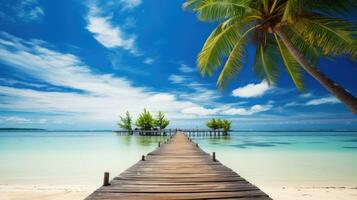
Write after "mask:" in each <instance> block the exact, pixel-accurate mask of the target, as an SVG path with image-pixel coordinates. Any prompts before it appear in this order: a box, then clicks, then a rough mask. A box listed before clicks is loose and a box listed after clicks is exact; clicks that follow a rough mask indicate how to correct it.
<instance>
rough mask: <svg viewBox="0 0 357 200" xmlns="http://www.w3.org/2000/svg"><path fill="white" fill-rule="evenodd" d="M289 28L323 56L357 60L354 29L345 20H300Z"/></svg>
mask: <svg viewBox="0 0 357 200" xmlns="http://www.w3.org/2000/svg"><path fill="white" fill-rule="evenodd" d="M291 28H292V29H293V30H294V31H295V32H297V33H299V34H300V35H301V36H302V37H304V39H305V41H306V42H308V43H310V44H311V45H314V46H316V47H318V48H320V49H321V50H322V53H323V54H324V55H331V56H337V55H351V57H352V58H357V42H356V37H355V34H356V29H355V26H354V25H353V24H351V23H349V22H347V21H345V20H339V19H331V18H312V19H308V18H300V20H299V21H298V22H296V23H295V24H294V25H292V26H291Z"/></svg>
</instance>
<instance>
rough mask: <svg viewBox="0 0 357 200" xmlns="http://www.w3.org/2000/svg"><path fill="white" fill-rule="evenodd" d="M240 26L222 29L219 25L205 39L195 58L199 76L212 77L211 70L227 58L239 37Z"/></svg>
mask: <svg viewBox="0 0 357 200" xmlns="http://www.w3.org/2000/svg"><path fill="white" fill-rule="evenodd" d="M239 29H240V24H233V25H230V26H228V27H225V28H223V25H222V24H221V25H219V26H218V27H217V28H216V29H215V30H214V31H213V32H212V33H211V35H210V36H209V37H208V38H207V40H206V42H205V44H204V45H203V48H202V50H201V52H200V53H199V55H198V58H197V64H198V67H199V68H200V71H201V74H202V75H205V74H206V73H208V74H209V75H212V70H214V69H217V68H218V67H219V66H221V59H222V57H224V56H228V55H229V53H230V52H231V49H232V47H233V46H234V44H235V43H236V42H237V40H238V37H239Z"/></svg>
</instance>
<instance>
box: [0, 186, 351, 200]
mask: <svg viewBox="0 0 357 200" xmlns="http://www.w3.org/2000/svg"><path fill="white" fill-rule="evenodd" d="M95 189H96V187H95V186H83V185H82V186H66V185H51V186H47V185H0V199H2V200H34V199H36V200H81V199H84V198H85V197H86V196H88V195H89V194H90V193H91V192H92V191H93V190H95ZM261 189H262V190H264V191H265V192H266V193H268V194H269V196H270V197H272V198H273V199H275V200H311V199H313V200H352V199H357V187H345V186H300V187H295V186H294V187H277V186H274V187H269V186H267V187H262V188H261Z"/></svg>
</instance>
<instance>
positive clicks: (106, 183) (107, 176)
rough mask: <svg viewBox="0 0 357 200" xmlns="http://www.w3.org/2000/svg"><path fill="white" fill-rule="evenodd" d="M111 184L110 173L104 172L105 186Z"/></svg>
mask: <svg viewBox="0 0 357 200" xmlns="http://www.w3.org/2000/svg"><path fill="white" fill-rule="evenodd" d="M108 185H110V184H109V172H104V179H103V186H108Z"/></svg>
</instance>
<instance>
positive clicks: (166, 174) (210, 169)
mask: <svg viewBox="0 0 357 200" xmlns="http://www.w3.org/2000/svg"><path fill="white" fill-rule="evenodd" d="M218 160H219V156H218V158H216V155H215V154H212V156H211V155H210V154H207V153H206V152H204V151H203V150H202V149H201V148H199V146H198V144H195V143H193V142H192V141H191V139H190V138H189V137H187V136H186V135H184V134H183V133H177V134H175V135H174V136H172V137H170V139H169V140H167V141H166V142H164V143H163V144H159V145H158V148H156V150H154V151H153V152H151V153H149V154H148V155H147V156H143V157H142V158H141V160H140V161H139V162H138V163H136V164H135V165H134V166H132V167H130V168H129V169H127V170H126V171H124V172H123V173H122V174H120V175H119V176H117V177H115V178H114V179H113V180H111V181H110V182H109V181H108V178H109V175H108V174H107V173H106V174H105V176H104V184H103V186H102V187H100V188H99V189H97V190H96V191H95V192H93V193H92V194H91V195H89V196H88V197H87V198H86V200H104V199H105V200H109V199H113V200H114V199H137V200H158V199H165V200H166V199H167V200H173V199H179V200H184V199H201V200H202V199H240V200H253V199H254V200H271V198H270V197H269V196H268V195H267V194H265V193H264V192H262V191H261V190H260V189H259V188H257V187H256V186H254V185H252V184H251V183H249V182H248V181H246V180H245V179H244V178H242V177H240V176H239V175H238V174H237V173H235V172H234V171H232V170H231V169H229V168H228V167H226V166H224V165H222V164H221V163H220V162H219V161H218Z"/></svg>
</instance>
